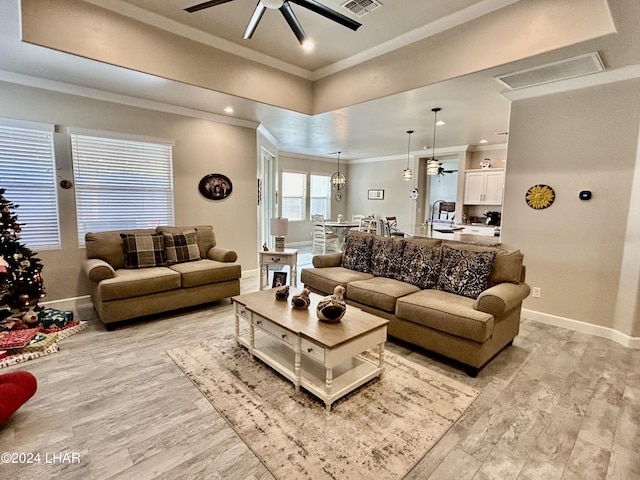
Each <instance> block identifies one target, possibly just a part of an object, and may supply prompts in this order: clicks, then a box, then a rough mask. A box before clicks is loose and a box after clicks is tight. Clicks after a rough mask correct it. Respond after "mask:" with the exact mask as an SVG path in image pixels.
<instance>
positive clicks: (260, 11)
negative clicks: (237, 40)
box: [242, 2, 267, 40]
mask: <svg viewBox="0 0 640 480" xmlns="http://www.w3.org/2000/svg"><path fill="white" fill-rule="evenodd" d="M266 11H267V7H265V6H264V5H263V4H262V3H261V2H258V5H257V6H256V9H255V10H254V12H253V15H251V20H249V25H247V29H246V30H245V31H244V37H242V38H244V39H245V40H249V39H250V38H251V37H252V36H253V32H255V31H256V28H257V27H258V23H260V19H261V18H262V15H264V12H266Z"/></svg>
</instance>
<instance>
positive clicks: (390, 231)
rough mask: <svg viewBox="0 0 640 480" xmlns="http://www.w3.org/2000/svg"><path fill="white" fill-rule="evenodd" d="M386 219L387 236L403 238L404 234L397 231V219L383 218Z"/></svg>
mask: <svg viewBox="0 0 640 480" xmlns="http://www.w3.org/2000/svg"><path fill="white" fill-rule="evenodd" d="M385 218H386V222H385V223H386V225H385V226H386V230H387V231H386V233H385V235H387V236H390V237H391V236H395V237H404V232H401V231H400V230H398V219H397V218H396V217H385Z"/></svg>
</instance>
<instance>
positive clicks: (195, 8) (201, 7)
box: [184, 0, 232, 13]
mask: <svg viewBox="0 0 640 480" xmlns="http://www.w3.org/2000/svg"><path fill="white" fill-rule="evenodd" d="M231 1H232V0H211V1H209V2H204V3H199V4H198V5H194V6H193V7H189V8H185V9H184V11H185V12H189V13H193V12H197V11H199V10H204V9H205V8H209V7H215V6H216V5H222V4H223V3H227V2H231Z"/></svg>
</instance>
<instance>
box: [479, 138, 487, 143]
mask: <svg viewBox="0 0 640 480" xmlns="http://www.w3.org/2000/svg"><path fill="white" fill-rule="evenodd" d="M480 143H489V140H487V139H486V138H483V139H482V140H480Z"/></svg>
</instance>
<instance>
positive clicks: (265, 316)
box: [231, 289, 389, 411]
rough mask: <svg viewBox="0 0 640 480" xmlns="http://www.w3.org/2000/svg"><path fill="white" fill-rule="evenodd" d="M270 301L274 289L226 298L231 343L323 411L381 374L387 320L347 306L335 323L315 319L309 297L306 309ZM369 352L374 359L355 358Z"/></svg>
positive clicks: (313, 299)
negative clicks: (317, 401) (304, 393)
mask: <svg viewBox="0 0 640 480" xmlns="http://www.w3.org/2000/svg"><path fill="white" fill-rule="evenodd" d="M297 293H299V291H298V290H296V289H291V294H290V295H289V300H288V301H286V302H285V301H278V300H276V299H275V290H273V289H271V290H262V291H259V292H254V293H248V294H244V295H238V296H235V297H232V299H231V300H232V301H233V305H234V312H235V327H236V340H237V342H238V343H239V344H240V345H243V346H245V347H246V348H247V349H248V350H249V353H250V354H251V355H252V356H253V357H257V358H259V359H260V360H262V361H263V362H265V363H266V364H267V365H269V366H270V367H271V368H273V369H274V370H276V371H278V372H279V373H280V374H282V375H283V376H284V377H285V378H287V379H289V380H290V381H291V382H293V384H294V387H295V391H296V392H299V391H300V387H302V388H304V389H305V390H307V391H308V392H310V393H312V394H313V395H315V396H316V397H318V398H320V399H321V400H323V401H324V403H325V406H326V409H327V411H330V410H331V405H332V404H333V402H335V401H336V400H337V399H338V398H341V397H343V396H344V395H346V394H347V393H349V392H351V391H353V390H355V389H356V388H358V387H359V386H361V385H363V384H365V383H367V382H368V381H369V380H371V379H373V378H375V377H378V376H380V375H382V373H383V372H384V344H385V342H386V340H387V324H388V323H389V321H388V320H385V319H383V318H380V317H377V316H375V315H371V314H369V313H366V312H363V311H362V310H360V309H358V308H356V307H352V306H347V312H346V314H345V316H344V317H343V318H342V321H341V322H339V323H324V322H321V321H319V320H318V317H317V315H316V306H317V304H318V301H319V300H320V299H322V297H321V296H320V295H316V294H311V305H310V307H309V309H308V310H295V309H293V308H291V303H290V299H291V296H292V295H295V294H297ZM371 349H375V351H376V352H377V358H375V357H373V358H366V357H364V356H363V355H361V354H362V353H363V352H365V351H367V350H371Z"/></svg>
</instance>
